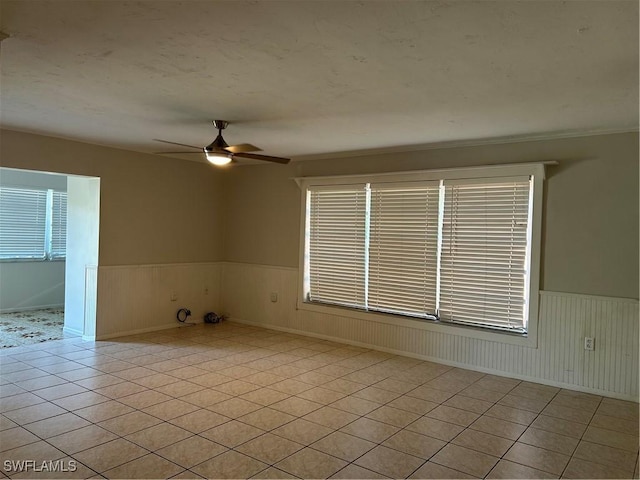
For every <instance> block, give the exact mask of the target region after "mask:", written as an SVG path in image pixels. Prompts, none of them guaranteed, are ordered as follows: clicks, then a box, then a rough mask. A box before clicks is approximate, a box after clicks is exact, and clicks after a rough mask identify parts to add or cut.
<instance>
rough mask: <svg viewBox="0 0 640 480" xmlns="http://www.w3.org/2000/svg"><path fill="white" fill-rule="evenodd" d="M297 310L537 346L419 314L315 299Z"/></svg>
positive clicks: (529, 339)
mask: <svg viewBox="0 0 640 480" xmlns="http://www.w3.org/2000/svg"><path fill="white" fill-rule="evenodd" d="M297 308H298V310H304V311H308V312H315V313H324V314H326V315H334V316H336V317H348V318H356V319H359V320H366V321H369V322H376V323H385V324H388V325H394V326H398V325H399V326H403V327H407V328H414V329H418V330H428V331H432V332H438V333H445V334H447V335H457V336H461V337H469V338H476V339H479V340H486V341H490V342H496V343H505V344H510V345H519V346H523V347H529V348H537V338H536V336H535V335H532V334H531V331H529V333H528V334H518V333H509V332H503V331H497V330H490V329H483V328H482V327H470V326H466V325H454V324H450V323H441V322H437V321H433V320H426V319H425V320H423V319H419V318H412V317H405V316H401V315H392V314H385V313H378V312H364V311H359V310H355V309H351V308H346V307H338V306H332V305H321V304H318V303H310V302H304V301H298V306H297Z"/></svg>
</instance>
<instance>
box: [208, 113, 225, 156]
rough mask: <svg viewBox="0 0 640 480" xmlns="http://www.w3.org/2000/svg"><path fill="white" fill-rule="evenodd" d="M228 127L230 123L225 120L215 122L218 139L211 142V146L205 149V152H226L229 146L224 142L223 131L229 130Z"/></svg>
mask: <svg viewBox="0 0 640 480" xmlns="http://www.w3.org/2000/svg"><path fill="white" fill-rule="evenodd" d="M227 125H229V122H227V121H225V120H214V121H213V126H214V127H216V128H217V129H218V136H217V137H216V139H215V140H214V141H213V142H211V143H210V144H209V145H207V146H206V147H204V152H205V153H207V152H220V151H224V150H225V149H226V148H227V147H228V146H229V144H228V143H227V142H225V141H224V138H222V130H224V129H225V128H227Z"/></svg>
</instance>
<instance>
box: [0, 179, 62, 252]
mask: <svg viewBox="0 0 640 480" xmlns="http://www.w3.org/2000/svg"><path fill="white" fill-rule="evenodd" d="M66 243H67V193H66V192H62V191H58V190H52V189H35V188H23V187H18V186H0V260H56V259H63V258H65V257H66Z"/></svg>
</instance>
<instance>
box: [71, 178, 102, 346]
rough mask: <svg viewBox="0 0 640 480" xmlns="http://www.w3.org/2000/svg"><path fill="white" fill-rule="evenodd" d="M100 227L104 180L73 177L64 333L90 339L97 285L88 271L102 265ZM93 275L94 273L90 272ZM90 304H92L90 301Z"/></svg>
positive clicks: (93, 330)
mask: <svg viewBox="0 0 640 480" xmlns="http://www.w3.org/2000/svg"><path fill="white" fill-rule="evenodd" d="M99 225H100V179H99V178H89V177H76V176H70V177H69V178H68V180H67V268H66V292H65V302H64V303H65V312H64V330H65V332H69V333H75V334H82V335H86V336H89V337H92V336H94V335H95V323H96V322H95V317H94V318H86V317H87V315H91V314H92V312H93V314H94V315H95V310H94V308H93V305H92V304H91V301H93V300H94V299H95V290H96V288H97V285H96V284H95V283H93V284H92V283H91V282H90V280H91V279H92V277H91V275H90V274H89V273H88V269H91V268H92V267H93V268H95V267H97V265H98V244H99V242H98V240H99V229H100V227H99ZM89 271H90V270H89ZM88 300H89V301H88Z"/></svg>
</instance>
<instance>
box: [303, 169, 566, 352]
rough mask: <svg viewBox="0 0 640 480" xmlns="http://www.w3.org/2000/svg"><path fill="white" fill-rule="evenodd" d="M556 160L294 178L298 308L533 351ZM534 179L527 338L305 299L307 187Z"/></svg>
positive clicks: (497, 331) (515, 334)
mask: <svg viewBox="0 0 640 480" xmlns="http://www.w3.org/2000/svg"><path fill="white" fill-rule="evenodd" d="M554 163H555V162H535V163H518V164H503V165H489V166H474V167H461V168H443V169H433V170H416V171H402V172H390V173H377V174H356V175H340V176H318V177H297V178H294V180H295V181H296V183H297V184H298V186H299V187H300V189H301V206H302V208H301V211H300V242H299V247H300V252H299V262H300V263H299V268H298V275H299V278H298V295H297V308H298V309H299V310H302V311H309V312H316V313H324V314H330V315H335V316H342V317H351V318H357V319H364V320H368V321H373V322H378V323H387V324H392V325H399V326H405V327H409V328H417V329H421V330H430V331H435V332H440V333H446V334H451V335H459V336H464V337H471V338H477V339H483V340H490V341H495V342H499V343H508V344H515V345H521V346H527V347H533V348H536V347H537V338H538V335H537V333H538V311H539V296H540V259H541V242H542V208H543V187H544V179H545V165H548V164H554ZM526 175H529V176H532V177H533V182H532V184H533V195H532V200H531V205H530V208H531V225H530V228H531V245H530V250H531V253H530V266H529V267H530V275H529V282H528V289H529V297H528V298H529V314H528V324H527V332H526V333H525V334H520V333H512V332H508V331H499V330H493V329H488V328H485V327H481V326H467V325H462V324H453V323H448V322H447V323H444V322H438V321H433V320H427V319H422V318H417V317H409V316H404V315H398V314H387V313H381V312H371V311H362V310H356V309H352V308H347V307H340V306H335V305H326V304H320V303H312V302H308V301H307V300H306V299H305V298H304V282H305V242H306V241H307V235H306V234H307V231H306V228H305V227H306V225H307V223H306V222H307V217H306V213H307V189H308V188H309V187H331V186H339V185H352V184H361V183H404V182H412V183H414V182H420V181H424V182H429V181H439V180H445V181H446V180H474V179H483V178H486V179H495V180H500V179H502V178H509V177H519V176H526Z"/></svg>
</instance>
